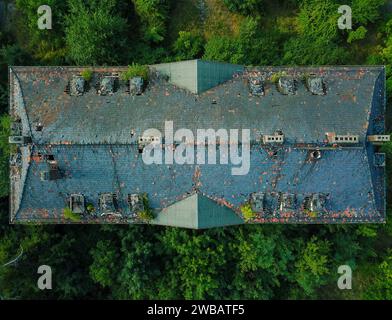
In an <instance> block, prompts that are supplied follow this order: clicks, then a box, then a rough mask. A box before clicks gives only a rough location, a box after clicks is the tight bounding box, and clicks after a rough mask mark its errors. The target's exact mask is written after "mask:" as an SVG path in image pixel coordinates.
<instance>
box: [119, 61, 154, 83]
mask: <svg viewBox="0 0 392 320" xmlns="http://www.w3.org/2000/svg"><path fill="white" fill-rule="evenodd" d="M133 77H142V78H143V79H144V80H145V81H146V80H147V79H148V66H144V65H140V64H136V63H132V65H130V66H128V69H127V71H124V72H122V73H121V74H120V78H121V80H124V81H126V80H129V79H131V78H133Z"/></svg>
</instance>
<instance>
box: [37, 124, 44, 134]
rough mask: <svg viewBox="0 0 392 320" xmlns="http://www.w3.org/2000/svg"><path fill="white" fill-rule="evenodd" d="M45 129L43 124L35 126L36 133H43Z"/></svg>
mask: <svg viewBox="0 0 392 320" xmlns="http://www.w3.org/2000/svg"><path fill="white" fill-rule="evenodd" d="M43 128H44V126H43V125H42V123H41V122H39V123H37V124H36V125H35V131H37V132H41V131H42V129H43Z"/></svg>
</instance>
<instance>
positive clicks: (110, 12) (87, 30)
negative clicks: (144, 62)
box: [66, 0, 127, 65]
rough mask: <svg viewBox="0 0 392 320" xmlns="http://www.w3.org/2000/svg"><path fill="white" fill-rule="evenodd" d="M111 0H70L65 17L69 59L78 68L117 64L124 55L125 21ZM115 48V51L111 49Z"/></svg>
mask: <svg viewBox="0 0 392 320" xmlns="http://www.w3.org/2000/svg"><path fill="white" fill-rule="evenodd" d="M115 4H116V2H115V1H114V0H89V1H87V2H84V1H82V0H70V1H69V6H70V13H69V15H67V17H66V44H67V49H68V56H69V58H70V59H71V60H72V61H73V62H75V63H77V64H80V65H87V64H90V65H102V64H106V65H107V64H114V65H115V64H118V63H119V62H120V61H121V59H122V57H123V56H124V51H125V50H126V48H125V42H126V41H125V40H126V38H125V36H124V35H125V34H126V30H127V24H126V20H125V19H124V18H122V17H120V16H119V15H118V14H116V13H115V10H114V8H115ZM114 48H115V49H114Z"/></svg>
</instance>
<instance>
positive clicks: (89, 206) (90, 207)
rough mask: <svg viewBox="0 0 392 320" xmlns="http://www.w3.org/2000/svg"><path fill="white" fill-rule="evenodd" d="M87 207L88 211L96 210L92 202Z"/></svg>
mask: <svg viewBox="0 0 392 320" xmlns="http://www.w3.org/2000/svg"><path fill="white" fill-rule="evenodd" d="M86 209H87V212H88V213H94V211H95V207H94V205H93V204H92V203H88V204H87V206H86Z"/></svg>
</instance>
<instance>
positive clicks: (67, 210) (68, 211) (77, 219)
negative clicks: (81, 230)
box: [64, 207, 81, 222]
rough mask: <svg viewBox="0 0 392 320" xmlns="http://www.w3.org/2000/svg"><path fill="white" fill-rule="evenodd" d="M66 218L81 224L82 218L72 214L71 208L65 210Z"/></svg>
mask: <svg viewBox="0 0 392 320" xmlns="http://www.w3.org/2000/svg"><path fill="white" fill-rule="evenodd" d="M64 217H65V218H66V219H69V220H71V221H72V222H79V221H80V220H81V217H80V215H79V214H77V213H74V212H72V210H71V209H70V208H68V207H67V208H64Z"/></svg>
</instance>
